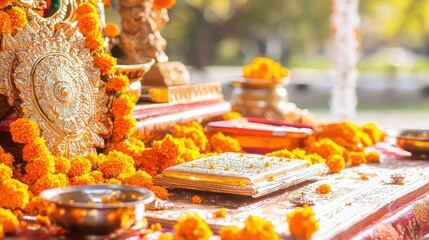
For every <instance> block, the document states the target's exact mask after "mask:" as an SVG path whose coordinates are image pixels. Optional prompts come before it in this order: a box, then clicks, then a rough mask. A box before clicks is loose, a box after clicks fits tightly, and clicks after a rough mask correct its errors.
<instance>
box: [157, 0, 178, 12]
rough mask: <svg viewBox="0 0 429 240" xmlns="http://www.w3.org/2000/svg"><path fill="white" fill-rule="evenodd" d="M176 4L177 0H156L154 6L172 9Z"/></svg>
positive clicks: (159, 8) (158, 8)
mask: <svg viewBox="0 0 429 240" xmlns="http://www.w3.org/2000/svg"><path fill="white" fill-rule="evenodd" d="M174 4H176V0H154V1H153V8H155V9H156V10H161V9H163V8H166V9H170V8H172V7H173V6H174Z"/></svg>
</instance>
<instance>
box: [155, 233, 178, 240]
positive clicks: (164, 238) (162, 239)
mask: <svg viewBox="0 0 429 240" xmlns="http://www.w3.org/2000/svg"><path fill="white" fill-rule="evenodd" d="M173 239H174V237H173V235H171V234H168V233H161V234H160V235H159V237H158V240H173Z"/></svg>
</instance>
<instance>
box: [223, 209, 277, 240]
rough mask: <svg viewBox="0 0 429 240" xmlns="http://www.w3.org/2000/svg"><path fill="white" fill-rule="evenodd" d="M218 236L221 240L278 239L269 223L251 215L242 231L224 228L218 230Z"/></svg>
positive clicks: (236, 228) (235, 228) (228, 227)
mask: <svg viewBox="0 0 429 240" xmlns="http://www.w3.org/2000/svg"><path fill="white" fill-rule="evenodd" d="M219 235H220V237H221V239H222V240H240V239H267V240H268V239H270V240H277V239H280V238H279V236H278V235H277V233H276V232H275V231H274V225H273V224H272V223H271V222H270V221H265V220H264V219H262V218H259V217H256V216H252V215H250V216H249V217H248V218H247V220H246V222H245V223H244V228H243V229H240V228H238V227H230V226H226V227H222V228H221V229H220V231H219Z"/></svg>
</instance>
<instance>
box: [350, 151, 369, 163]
mask: <svg viewBox="0 0 429 240" xmlns="http://www.w3.org/2000/svg"><path fill="white" fill-rule="evenodd" d="M366 162H367V161H366V158H365V153H364V152H350V153H349V156H348V159H347V163H348V164H349V165H350V166H358V165H360V164H362V163H366Z"/></svg>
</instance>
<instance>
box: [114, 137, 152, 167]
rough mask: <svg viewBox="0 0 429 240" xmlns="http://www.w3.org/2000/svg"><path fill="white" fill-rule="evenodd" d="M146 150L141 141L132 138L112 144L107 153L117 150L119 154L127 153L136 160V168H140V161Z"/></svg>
mask: <svg viewBox="0 0 429 240" xmlns="http://www.w3.org/2000/svg"><path fill="white" fill-rule="evenodd" d="M138 142H140V143H141V144H140V143H138ZM144 149H145V148H144V144H143V143H142V142H141V141H140V140H138V139H135V138H132V137H130V138H128V139H124V140H122V141H120V142H114V143H111V144H110V145H109V146H108V148H107V152H110V151H113V150H116V151H118V152H122V153H125V154H126V155H128V156H130V157H132V158H133V159H134V164H135V166H139V165H140V164H141V161H140V160H141V155H142V152H143V150H144Z"/></svg>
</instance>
